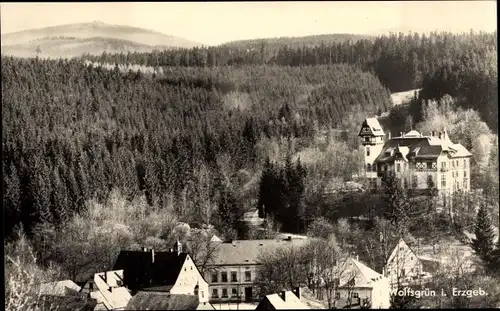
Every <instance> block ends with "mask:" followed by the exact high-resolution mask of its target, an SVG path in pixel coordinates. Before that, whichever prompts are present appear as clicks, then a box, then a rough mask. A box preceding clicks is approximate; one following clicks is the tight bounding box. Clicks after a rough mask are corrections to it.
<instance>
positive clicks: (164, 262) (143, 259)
mask: <svg viewBox="0 0 500 311" xmlns="http://www.w3.org/2000/svg"><path fill="white" fill-rule="evenodd" d="M187 258H188V254H187V253H178V252H155V251H154V250H149V251H121V252H120V255H118V259H117V260H116V262H115V266H114V269H115V270H118V269H120V270H123V282H124V284H125V285H126V286H128V287H129V288H130V289H131V290H139V289H143V288H146V287H155V286H165V285H174V284H175V282H176V280H177V277H178V276H179V273H180V272H181V269H182V265H183V264H184V262H185V261H186V259H187Z"/></svg>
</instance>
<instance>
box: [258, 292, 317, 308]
mask: <svg viewBox="0 0 500 311" xmlns="http://www.w3.org/2000/svg"><path fill="white" fill-rule="evenodd" d="M284 294H285V300H283V299H282V297H281V296H280V294H271V295H267V296H266V297H265V298H264V299H267V301H268V302H269V304H270V306H272V307H273V308H274V310H290V309H299V310H307V309H311V308H309V307H308V306H307V305H305V304H304V303H303V302H302V301H300V299H299V298H298V297H297V296H295V294H294V293H292V292H291V291H286V292H285V293H284Z"/></svg>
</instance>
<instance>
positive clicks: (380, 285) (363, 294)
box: [334, 258, 391, 309]
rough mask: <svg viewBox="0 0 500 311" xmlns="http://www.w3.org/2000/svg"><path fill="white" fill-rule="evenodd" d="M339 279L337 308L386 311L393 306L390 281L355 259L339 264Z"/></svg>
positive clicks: (336, 296)
mask: <svg viewBox="0 0 500 311" xmlns="http://www.w3.org/2000/svg"><path fill="white" fill-rule="evenodd" d="M338 269H339V273H338V275H339V278H338V284H339V285H338V287H337V290H336V293H335V300H334V302H335V305H336V307H337V308H352V307H362V306H364V307H367V308H371V309H386V308H389V307H390V306H391V302H390V300H391V299H390V285H389V280H388V279H387V278H386V277H384V276H383V275H382V274H380V273H378V272H376V271H374V270H372V269H371V268H369V267H367V266H366V265H364V264H363V263H361V262H360V261H358V260H357V259H354V258H347V259H346V260H344V261H342V262H341V263H339V264H338Z"/></svg>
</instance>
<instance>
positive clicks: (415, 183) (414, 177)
mask: <svg viewBox="0 0 500 311" xmlns="http://www.w3.org/2000/svg"><path fill="white" fill-rule="evenodd" d="M412 186H413V188H417V187H418V177H417V175H413V181H412Z"/></svg>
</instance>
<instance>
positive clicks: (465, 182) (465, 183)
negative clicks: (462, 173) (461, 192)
mask: <svg viewBox="0 0 500 311" xmlns="http://www.w3.org/2000/svg"><path fill="white" fill-rule="evenodd" d="M468 184H469V183H468V180H467V178H464V189H468V186H467V185H468Z"/></svg>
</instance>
